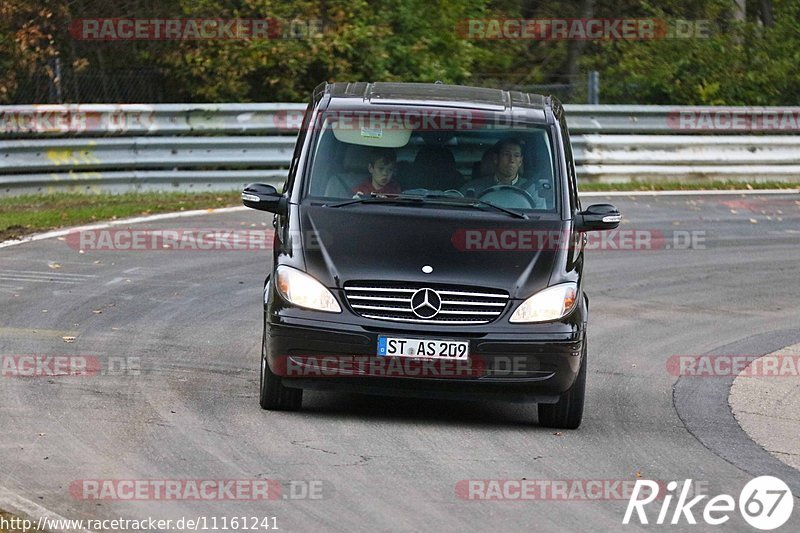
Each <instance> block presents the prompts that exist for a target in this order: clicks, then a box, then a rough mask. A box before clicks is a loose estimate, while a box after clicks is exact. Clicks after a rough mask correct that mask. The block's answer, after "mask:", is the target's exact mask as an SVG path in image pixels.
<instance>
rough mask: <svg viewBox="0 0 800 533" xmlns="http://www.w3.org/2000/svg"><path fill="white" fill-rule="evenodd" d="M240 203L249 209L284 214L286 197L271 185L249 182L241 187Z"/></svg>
mask: <svg viewBox="0 0 800 533" xmlns="http://www.w3.org/2000/svg"><path fill="white" fill-rule="evenodd" d="M242 203H243V204H244V205H245V206H246V207H249V208H251V209H258V210H259V211H269V212H270V213H276V214H278V215H284V214H286V197H285V196H283V195H282V194H280V193H278V190H277V189H276V188H275V187H273V186H272V185H267V184H265V183H250V184H249V185H245V187H244V189H242Z"/></svg>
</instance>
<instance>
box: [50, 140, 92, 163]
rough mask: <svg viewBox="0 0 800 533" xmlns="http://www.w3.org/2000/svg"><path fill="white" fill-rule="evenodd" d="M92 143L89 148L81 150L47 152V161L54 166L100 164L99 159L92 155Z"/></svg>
mask: <svg viewBox="0 0 800 533" xmlns="http://www.w3.org/2000/svg"><path fill="white" fill-rule="evenodd" d="M95 144H96V143H95V142H94V141H92V142H91V143H89V146H90V147H89V148H84V149H82V150H69V149H54V150H48V151H47V159H49V160H50V161H51V162H52V163H53V164H54V165H55V166H87V165H97V164H100V163H101V161H100V158H99V157H97V156H95V155H94V145H95Z"/></svg>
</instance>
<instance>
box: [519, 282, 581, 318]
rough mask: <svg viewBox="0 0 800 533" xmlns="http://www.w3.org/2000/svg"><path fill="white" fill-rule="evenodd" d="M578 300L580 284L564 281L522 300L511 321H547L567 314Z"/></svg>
mask: <svg viewBox="0 0 800 533" xmlns="http://www.w3.org/2000/svg"><path fill="white" fill-rule="evenodd" d="M577 301H578V285H577V284H576V283H571V282H570V283H562V284H560V285H554V286H552V287H548V288H546V289H544V290H541V291H539V292H537V293H536V294H534V295H533V296H531V297H530V298H528V299H527V300H525V301H524V302H522V304H520V306H519V307H517V310H516V311H514V314H513V315H511V318H509V319H508V321H509V322H547V321H548V320H558V319H559V318H561V317H563V316H566V315H567V314H568V313H569V312H570V311H572V309H573V308H574V307H575V303H576V302H577Z"/></svg>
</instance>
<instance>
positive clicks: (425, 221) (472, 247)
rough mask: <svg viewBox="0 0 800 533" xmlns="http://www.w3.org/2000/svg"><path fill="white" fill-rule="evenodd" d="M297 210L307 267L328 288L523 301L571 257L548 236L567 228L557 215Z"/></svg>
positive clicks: (380, 208)
mask: <svg viewBox="0 0 800 533" xmlns="http://www.w3.org/2000/svg"><path fill="white" fill-rule="evenodd" d="M300 213H301V217H300V224H301V230H302V231H301V235H302V237H301V238H302V239H303V250H304V258H305V263H306V269H307V271H308V272H309V273H310V274H311V275H313V276H314V277H316V278H317V279H319V280H320V281H321V282H322V283H323V284H325V285H326V286H327V287H329V288H336V289H341V288H343V287H344V285H345V284H346V283H348V282H350V281H360V280H383V281H405V282H418V283H422V282H427V283H432V284H455V285H470V286H475V287H483V288H494V289H502V290H506V291H508V292H509V295H510V296H511V298H527V297H528V296H530V295H531V294H533V293H535V292H536V291H539V290H541V289H543V288H545V287H547V285H548V282H549V280H550V277H551V273H552V272H553V269H554V267H556V262H564V261H565V260H566V259H565V257H566V256H567V255H568V254H567V253H566V250H565V248H566V247H565V246H564V245H559V244H555V245H554V241H553V240H552V239H556V238H558V236H559V235H563V232H564V231H565V230H566V229H568V225H567V224H568V223H567V222H564V221H561V220H522V219H516V218H512V217H510V216H507V215H503V214H495V213H492V212H489V211H484V210H478V209H471V208H464V209H458V208H447V207H441V206H439V205H437V206H431V207H411V206H396V205H387V204H380V205H375V204H354V205H349V206H345V207H339V208H331V207H324V206H321V205H319V206H314V205H303V206H300ZM544 236H547V239H545V240H544V241H541V240H539V241H537V239H541V238H544ZM548 239H550V240H548ZM542 243H543V244H542ZM424 266H428V267H432V268H433V270H432V272H430V273H425V272H423V267H424ZM558 268H560V269H564V268H565V265H563V266H562V265H558ZM426 270H427V269H426Z"/></svg>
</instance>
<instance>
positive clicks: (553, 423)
mask: <svg viewBox="0 0 800 533" xmlns="http://www.w3.org/2000/svg"><path fill="white" fill-rule="evenodd" d="M585 397H586V340H584V341H583V353H582V354H581V368H580V370H579V371H578V376H577V377H576V378H575V383H573V384H572V387H570V389H569V390H568V391H567V392H565V393H563V394H562V395H561V397H560V398H559V400H558V402H556V403H552V404H546V403H540V404H539V406H538V409H539V425H540V426H543V427H548V428H558V429H578V428H579V427H580V425H581V420H582V419H583V403H584V399H585Z"/></svg>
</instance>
